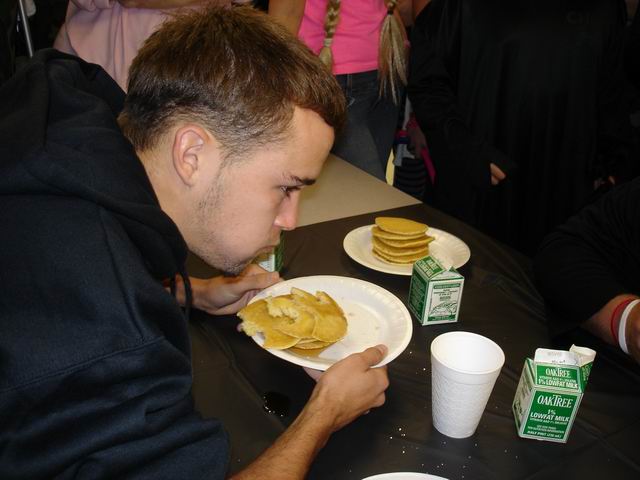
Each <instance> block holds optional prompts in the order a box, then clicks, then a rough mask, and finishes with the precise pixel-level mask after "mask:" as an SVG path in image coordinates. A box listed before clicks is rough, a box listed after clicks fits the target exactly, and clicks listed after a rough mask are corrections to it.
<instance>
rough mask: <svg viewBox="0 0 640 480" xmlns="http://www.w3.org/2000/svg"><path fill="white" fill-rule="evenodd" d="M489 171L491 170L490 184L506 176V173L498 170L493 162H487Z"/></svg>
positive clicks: (494, 184)
mask: <svg viewBox="0 0 640 480" xmlns="http://www.w3.org/2000/svg"><path fill="white" fill-rule="evenodd" d="M489 171H490V172H491V185H493V186H496V185H498V184H499V183H500V182H501V181H502V180H504V179H505V178H507V174H506V173H504V172H503V171H502V170H500V167H498V166H497V165H496V164H495V163H490V164H489Z"/></svg>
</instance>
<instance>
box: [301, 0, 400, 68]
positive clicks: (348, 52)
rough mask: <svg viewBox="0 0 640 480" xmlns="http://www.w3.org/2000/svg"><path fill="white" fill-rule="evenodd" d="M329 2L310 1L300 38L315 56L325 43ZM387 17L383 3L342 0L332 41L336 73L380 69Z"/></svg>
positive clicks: (308, 0)
mask: <svg viewBox="0 0 640 480" xmlns="http://www.w3.org/2000/svg"><path fill="white" fill-rule="evenodd" d="M326 12H327V0H307V1H306V4H305V7H304V17H303V18H302V22H301V24H300V31H299V32H298V36H299V37H300V39H301V40H302V41H303V42H304V43H306V44H307V45H308V46H309V48H310V49H311V50H313V52H314V53H316V54H317V53H318V52H320V49H321V48H322V45H323V41H324V17H325V15H326ZM386 14H387V7H386V5H385V3H384V1H383V0H342V1H341V2H340V15H339V18H340V19H339V21H338V26H337V28H336V32H335V35H334V37H333V44H332V45H331V50H332V52H333V73H334V74H336V75H341V74H345V73H360V72H367V71H370V70H377V69H378V45H379V42H380V29H381V27H382V22H383V20H384V18H385V15H386Z"/></svg>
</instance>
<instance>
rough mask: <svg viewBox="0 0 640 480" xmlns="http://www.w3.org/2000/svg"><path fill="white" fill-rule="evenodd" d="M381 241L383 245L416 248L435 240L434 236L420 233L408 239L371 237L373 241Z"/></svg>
mask: <svg viewBox="0 0 640 480" xmlns="http://www.w3.org/2000/svg"><path fill="white" fill-rule="evenodd" d="M376 240H377V241H378V242H382V244H383V245H385V246H388V247H393V248H403V249H404V248H416V247H426V246H427V245H429V244H430V243H431V242H433V241H434V240H435V238H434V237H430V236H429V235H421V236H420V237H418V238H415V239H410V240H391V239H388V238H382V237H376V236H374V237H373V240H372V241H373V242H375V241H376Z"/></svg>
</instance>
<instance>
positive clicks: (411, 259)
mask: <svg viewBox="0 0 640 480" xmlns="http://www.w3.org/2000/svg"><path fill="white" fill-rule="evenodd" d="M373 255H374V256H376V257H378V258H379V259H380V260H382V261H385V262H388V263H394V264H409V263H415V262H416V261H417V260H420V259H421V258H424V257H426V256H427V255H429V249H428V248H425V249H424V250H423V251H422V252H421V253H415V254H412V255H397V256H393V255H388V254H386V253H384V252H379V251H377V250H375V249H374V250H373Z"/></svg>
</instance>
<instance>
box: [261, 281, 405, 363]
mask: <svg viewBox="0 0 640 480" xmlns="http://www.w3.org/2000/svg"><path fill="white" fill-rule="evenodd" d="M291 287H297V288H301V289H302V290H306V291H308V292H309V293H314V294H315V293H316V291H318V290H322V291H323V292H326V293H328V294H329V295H331V297H333V299H334V300H335V301H336V302H337V303H338V305H340V307H341V308H342V310H343V311H344V314H345V317H346V318H347V322H348V324H349V327H348V330H347V335H346V336H345V338H343V339H342V340H340V341H339V342H336V343H334V344H333V345H331V346H330V347H328V348H326V349H325V350H323V351H322V353H320V355H318V356H317V357H304V356H301V355H297V354H295V353H292V352H290V351H287V350H275V349H267V351H269V352H271V353H272V354H274V355H275V356H276V357H280V358H282V359H283V360H287V361H289V362H291V363H295V364H296V365H300V366H302V367H308V368H313V369H316V370H326V369H327V368H329V367H330V366H331V365H333V364H334V363H335V362H337V361H338V360H342V359H343V358H345V357H346V356H348V355H350V354H352V353H356V352H361V351H363V350H365V349H366V348H368V347H373V346H375V345H378V344H380V343H383V344H385V345H386V346H387V348H388V349H389V352H388V353H387V356H386V357H385V358H384V360H382V362H380V363H379V364H378V365H376V366H381V365H385V364H387V363H389V362H390V361H391V360H393V359H394V358H396V357H397V356H398V355H400V354H401V353H402V351H403V350H404V349H405V348H406V347H407V345H408V344H409V340H411V333H412V332H413V323H412V321H411V315H410V314H409V311H408V310H407V308H406V307H405V306H404V304H403V303H402V302H401V301H400V299H399V298H398V297H396V296H395V295H394V294H392V293H391V292H388V291H387V290H385V289H384V288H382V287H379V286H378V285H375V284H373V283H370V282H365V281H364V280H359V279H357V278H348V277H338V276H333V275H317V276H312V277H299V278H294V279H291V280H287V281H284V282H281V283H277V284H275V285H272V286H271V287H269V288H266V289H265V290H263V291H262V292H260V293H259V294H258V295H256V296H255V297H254V298H253V299H252V300H251V302H254V301H256V300H259V299H261V298H265V297H267V296H269V295H271V296H276V295H284V294H288V293H291ZM252 338H253V339H254V340H255V342H256V343H257V344H258V345H260V346H262V344H263V343H264V337H263V336H262V334H257V335H254V336H253V337H252Z"/></svg>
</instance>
